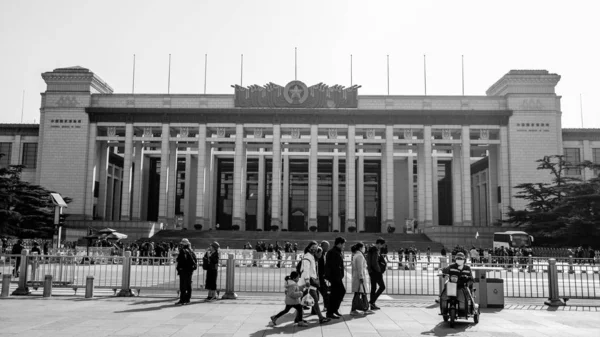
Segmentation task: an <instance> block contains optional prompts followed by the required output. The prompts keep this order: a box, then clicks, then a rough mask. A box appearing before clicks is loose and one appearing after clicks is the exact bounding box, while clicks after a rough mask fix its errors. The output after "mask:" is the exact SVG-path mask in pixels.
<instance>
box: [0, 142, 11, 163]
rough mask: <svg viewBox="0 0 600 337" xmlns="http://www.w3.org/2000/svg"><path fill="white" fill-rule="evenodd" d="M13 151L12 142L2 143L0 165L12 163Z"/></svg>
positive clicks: (0, 144)
mask: <svg viewBox="0 0 600 337" xmlns="http://www.w3.org/2000/svg"><path fill="white" fill-rule="evenodd" d="M11 152H12V143H0V154H1V155H0V156H1V157H0V167H3V166H8V165H10V154H11Z"/></svg>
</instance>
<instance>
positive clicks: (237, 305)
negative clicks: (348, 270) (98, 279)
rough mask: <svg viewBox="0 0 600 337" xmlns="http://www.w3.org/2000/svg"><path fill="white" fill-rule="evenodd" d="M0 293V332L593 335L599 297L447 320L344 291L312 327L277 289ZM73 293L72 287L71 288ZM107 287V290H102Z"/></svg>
mask: <svg viewBox="0 0 600 337" xmlns="http://www.w3.org/2000/svg"><path fill="white" fill-rule="evenodd" d="M34 294H35V295H33V296H28V297H9V298H5V299H0V336H27V337H35V336H86V337H92V336H173V337H175V336H251V337H258V336H270V335H290V336H328V337H329V336H527V337H529V336H561V337H566V336H598V331H600V301H598V300H575V299H573V300H570V301H569V303H568V304H569V305H568V306H566V307H559V308H549V307H547V306H544V305H543V301H542V300H541V299H512V298H507V299H506V308H505V309H502V310H500V309H483V310H482V315H481V320H480V322H479V324H477V325H475V324H473V321H472V320H471V321H469V322H466V321H464V322H463V321H459V323H457V324H456V326H455V328H450V327H449V325H448V324H446V323H444V322H443V321H442V318H441V316H439V315H438V312H439V309H438V307H437V305H436V304H435V303H434V301H433V300H434V297H431V296H393V297H391V296H386V295H384V296H382V297H383V298H382V299H381V300H380V301H379V302H378V303H380V306H381V307H382V310H380V311H377V312H376V313H374V314H372V315H367V316H360V317H353V316H350V315H349V314H348V313H349V311H350V296H346V300H345V301H344V303H343V305H342V308H341V310H340V312H341V313H343V314H344V316H343V318H342V319H340V320H333V321H331V322H329V323H325V324H323V325H319V324H318V321H317V318H316V316H306V317H305V319H307V320H308V321H309V327H306V328H302V327H297V326H294V325H293V324H292V321H293V316H294V315H293V314H291V313H290V314H288V315H285V316H283V317H282V318H281V319H280V320H279V321H278V323H279V324H278V326H276V327H273V326H272V325H271V324H270V323H269V317H270V316H271V315H273V314H275V313H277V312H278V311H279V310H281V309H283V307H284V305H283V295H281V294H273V293H267V294H252V293H239V294H238V295H239V298H238V300H229V301H227V300H220V301H217V302H213V303H204V302H203V300H202V298H203V297H204V295H205V293H202V292H196V293H195V295H194V298H192V303H191V305H188V306H183V307H181V306H174V305H173V304H174V303H175V302H176V298H175V297H174V296H167V295H166V294H164V293H163V294H152V295H150V294H149V295H147V296H144V297H135V298H117V297H112V296H99V297H96V298H94V299H89V300H88V299H85V298H83V297H82V296H72V295H69V296H65V295H66V294H67V293H62V292H60V291H58V292H56V293H55V295H58V296H54V297H52V298H49V299H45V298H42V297H41V296H40V295H39V294H40V292H39V291H38V292H34ZM71 294H72V292H71ZM99 294H100V295H103V294H104V295H106V294H105V293H99Z"/></svg>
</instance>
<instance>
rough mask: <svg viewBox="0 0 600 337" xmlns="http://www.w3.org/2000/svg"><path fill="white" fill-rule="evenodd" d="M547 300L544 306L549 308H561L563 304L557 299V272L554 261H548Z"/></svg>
mask: <svg viewBox="0 0 600 337" xmlns="http://www.w3.org/2000/svg"><path fill="white" fill-rule="evenodd" d="M548 295H549V297H548V300H547V301H545V302H544V304H546V305H549V306H551V307H558V306H563V305H565V303H564V302H563V301H561V300H560V298H558V270H557V269H556V259H549V260H548Z"/></svg>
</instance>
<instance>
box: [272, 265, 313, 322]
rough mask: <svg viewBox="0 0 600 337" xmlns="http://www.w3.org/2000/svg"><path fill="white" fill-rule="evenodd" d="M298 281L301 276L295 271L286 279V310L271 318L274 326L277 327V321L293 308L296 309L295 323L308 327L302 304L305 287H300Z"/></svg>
mask: <svg viewBox="0 0 600 337" xmlns="http://www.w3.org/2000/svg"><path fill="white" fill-rule="evenodd" d="M298 280H300V275H299V274H298V272H296V271H295V270H294V271H292V272H291V273H290V275H289V276H286V277H285V309H283V310H282V311H280V312H279V313H278V314H277V315H273V316H271V322H272V323H273V326H276V325H277V319H278V318H280V317H281V316H283V315H285V314H287V313H288V312H289V311H290V310H291V309H292V308H293V309H296V318H295V319H294V323H296V324H298V326H304V327H305V326H308V324H307V322H306V321H305V320H303V319H302V304H301V303H300V298H301V297H302V289H303V288H304V287H300V286H298Z"/></svg>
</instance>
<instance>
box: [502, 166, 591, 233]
mask: <svg viewBox="0 0 600 337" xmlns="http://www.w3.org/2000/svg"><path fill="white" fill-rule="evenodd" d="M537 162H538V163H539V165H538V170H547V171H549V173H550V174H551V175H552V181H551V183H524V184H520V185H517V186H515V188H517V189H520V191H519V192H518V193H517V194H516V195H515V197H516V198H519V199H524V200H527V201H528V204H527V205H526V208H525V209H524V210H515V209H513V208H510V211H509V213H508V216H509V219H507V220H506V221H505V222H509V223H512V224H515V225H517V226H521V227H524V228H525V229H526V230H527V231H528V232H529V233H530V234H532V235H534V237H536V238H538V242H541V243H554V244H562V245H582V244H583V245H588V244H596V242H597V240H598V239H599V238H600V178H598V177H596V178H593V179H589V180H587V181H582V180H581V179H579V178H574V177H569V176H567V175H566V170H569V169H580V170H582V169H586V168H588V169H599V168H600V165H598V164H593V163H591V162H589V161H584V162H582V163H577V164H571V163H568V162H566V161H565V159H564V157H563V156H560V155H555V156H547V157H544V158H542V159H539V160H537Z"/></svg>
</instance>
